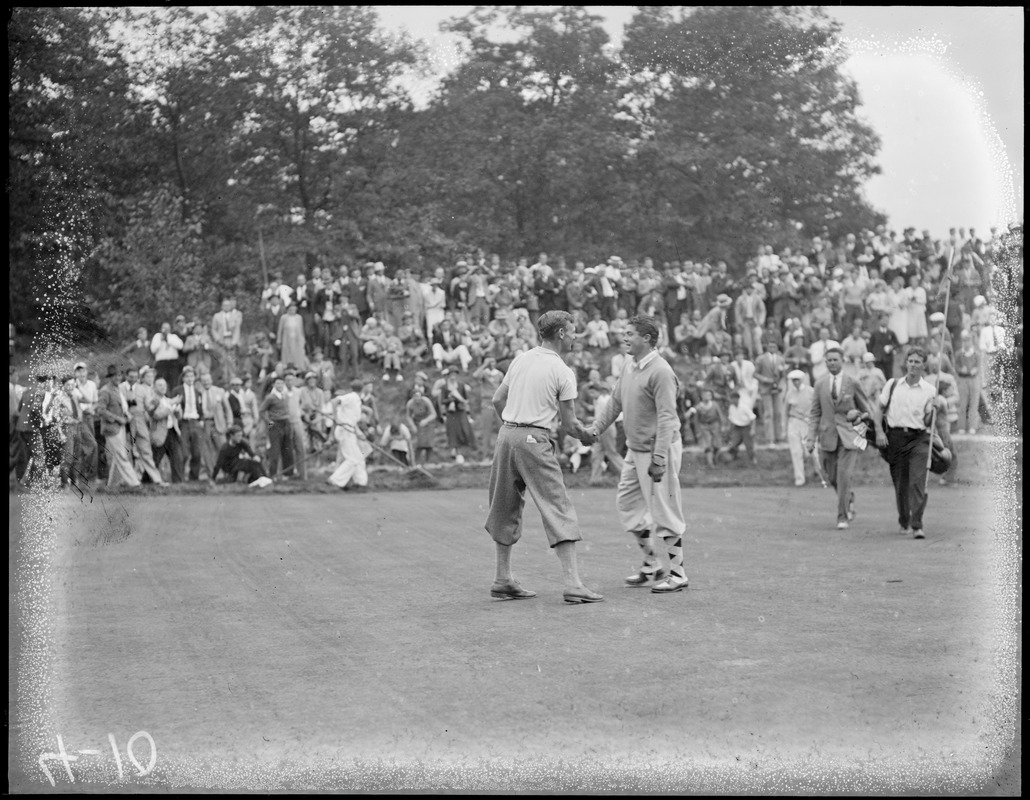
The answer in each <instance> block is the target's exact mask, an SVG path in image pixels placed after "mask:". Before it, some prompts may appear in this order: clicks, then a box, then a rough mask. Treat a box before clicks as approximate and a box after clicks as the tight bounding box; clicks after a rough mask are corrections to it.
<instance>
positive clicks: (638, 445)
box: [594, 353, 680, 464]
mask: <svg viewBox="0 0 1030 800" xmlns="http://www.w3.org/2000/svg"><path fill="white" fill-rule="evenodd" d="M642 361H643V362H644V366H639V365H637V364H635V363H634V362H633V359H632V358H627V359H626V363H625V365H624V366H623V368H622V374H621V375H619V378H618V380H617V381H616V383H615V388H614V389H612V399H611V401H610V402H609V403H608V405H607V406H605V408H604V411H603V412H602V413H601V414H600V415H599V416H598V418H597V420H596V421H595V422H594V426H595V427H596V428H597V432H598V433H600V432H602V431H603V430H605V428H607V427H608V426H609V425H611V424H612V423H613V422H614V421H615V418H616V417H618V416H619V413H620V412H621V413H623V414H624V416H625V419H624V421H623V427H624V429H625V431H626V446H627V447H629V449H630V450H634V451H636V452H638V453H650V454H651V460H652V461H654V462H655V463H656V464H665V462H666V459H667V457H668V454H669V445H670V444H671V443H672V440H673V437H677V438H678V437H679V430H680V420H679V416H678V415H677V413H676V392H677V389H678V388H679V380H678V379H677V378H676V373H675V372H673V370H672V367H671V366H669V362H668V361H666V360H665V359H664V358H662V357H661V356H659V355H657V353H655V355H654V357H651V358H647V357H645V358H644V359H642Z"/></svg>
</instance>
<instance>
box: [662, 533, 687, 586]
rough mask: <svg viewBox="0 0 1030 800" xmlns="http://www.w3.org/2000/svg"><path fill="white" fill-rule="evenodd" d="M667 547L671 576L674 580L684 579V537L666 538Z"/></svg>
mask: <svg viewBox="0 0 1030 800" xmlns="http://www.w3.org/2000/svg"><path fill="white" fill-rule="evenodd" d="M663 538H664V539H665V546H666V547H667V548H668V550H669V574H670V575H671V576H672V577H673V578H682V577H684V572H683V537H682V536H665V537H663Z"/></svg>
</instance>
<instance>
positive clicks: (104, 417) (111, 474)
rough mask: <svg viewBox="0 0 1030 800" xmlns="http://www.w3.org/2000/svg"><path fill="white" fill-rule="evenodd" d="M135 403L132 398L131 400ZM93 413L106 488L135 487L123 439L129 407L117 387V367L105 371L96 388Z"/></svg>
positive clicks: (133, 471) (136, 482) (137, 479)
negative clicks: (105, 458) (97, 418)
mask: <svg viewBox="0 0 1030 800" xmlns="http://www.w3.org/2000/svg"><path fill="white" fill-rule="evenodd" d="M132 402H133V404H135V402H136V401H135V399H133V401H132ZM97 414H98V415H99V416H100V424H101V429H102V432H103V435H104V441H105V443H106V445H105V446H106V447H107V453H108V473H107V485H108V487H115V486H128V487H129V488H134V487H136V486H139V485H140V483H139V478H137V477H136V470H135V469H133V466H132V456H131V455H130V453H129V445H128V442H127V441H126V439H125V428H126V426H127V425H128V424H129V405H128V401H127V400H126V399H125V396H124V395H123V394H122V392H121V389H119V387H118V368H117V367H115V366H114V365H113V364H112V365H111V366H109V367H108V368H107V377H106V379H105V381H104V385H103V387H102V388H101V389H100V393H99V398H98V401H97Z"/></svg>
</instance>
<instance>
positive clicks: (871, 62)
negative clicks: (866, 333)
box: [377, 6, 1024, 236]
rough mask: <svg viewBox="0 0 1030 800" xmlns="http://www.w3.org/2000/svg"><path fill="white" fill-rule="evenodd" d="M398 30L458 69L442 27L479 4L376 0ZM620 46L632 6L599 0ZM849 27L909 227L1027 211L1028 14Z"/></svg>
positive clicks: (849, 20) (941, 15)
mask: <svg viewBox="0 0 1030 800" xmlns="http://www.w3.org/2000/svg"><path fill="white" fill-rule="evenodd" d="M377 8H378V10H379V13H380V16H381V18H382V20H383V22H384V24H385V25H386V26H387V27H390V28H395V29H404V30H407V31H408V32H410V33H411V34H412V35H414V36H415V37H417V38H420V39H422V40H424V41H426V42H427V43H428V44H429V45H430V46H431V47H432V48H433V52H434V56H435V59H436V63H437V64H438V65H439V68H440V69H441V70H446V69H448V68H450V67H452V66H453V64H454V52H453V43H452V41H451V40H449V39H448V37H445V36H443V35H442V34H440V32H439V27H438V26H439V23H440V22H441V21H443V20H445V19H447V18H449V17H452V16H457V15H460V14H464V13H466V12H467V11H468V10H470V9H471V8H473V7H472V6H377ZM588 8H589V9H590V11H591V12H592V13H594V14H597V15H599V16H601V17H603V18H604V19H605V26H606V28H607V30H608V33H609V35H610V36H611V37H612V39H613V41H615V42H618V41H619V40H620V39H621V34H622V29H623V27H624V26H625V24H626V23H627V22H629V20H630V19H631V18H632V16H633V13H634V8H633V7H632V6H588ZM826 8H827V11H828V13H829V14H830V15H831V16H832V17H834V18H835V19H837V20H838V21H839V22H841V24H842V32H843V35H844V37H845V39H846V41H847V45H848V49H849V52H850V53H851V56H850V57H849V59H848V61H847V62H846V63H845V71H846V72H847V73H848V74H850V75H851V77H853V78H854V79H855V81H856V83H857V84H858V88H859V93H860V97H861V99H862V103H863V116H864V117H865V119H866V120H867V121H868V122H869V123H870V124H871V125H872V126H873V128H874V129H875V130H876V132H877V133H878V134H879V135H880V137H881V139H882V147H881V150H880V154H879V156H878V163H879V164H880V167H881V168H882V169H883V174H882V175H879V176H877V177H875V178H874V179H873V180H872V181H870V183H869V185H868V187H867V190H866V194H867V197H868V199H869V201H870V202H871V203H872V204H873V206H875V207H876V208H878V209H880V210H882V211H884V212H886V213H887V215H888V217H889V218H890V222H891V224H892V225H893V226H895V227H896V228H897V229H898V230H899V231H900V230H901V229H903V228H905V227H907V226H909V225H913V226H915V227H916V228H917V229H919V230H922V229H924V228H929V229H930V230H931V231H932V232H933V234H934V235H935V236H941V235H944V234H945V233H946V232H947V229H948V228H950V227H962V226H964V227H967V228H968V227H970V226H972V227H975V228H977V230H978V231H981V232H983V233H986V232H987V230H988V229H989V228H990V227H991V226H993V225H999V226H1004V225H1005V224H1006V223H1007V222H1009V221H1013V220H1017V219H1018V220H1021V219H1022V216H1023V188H1022V187H1023V105H1024V100H1023V41H1024V34H1023V9H1022V8H1013V7H1009V8H952V7H940V8H925V7H920V8H914V7H861V6H828V7H826Z"/></svg>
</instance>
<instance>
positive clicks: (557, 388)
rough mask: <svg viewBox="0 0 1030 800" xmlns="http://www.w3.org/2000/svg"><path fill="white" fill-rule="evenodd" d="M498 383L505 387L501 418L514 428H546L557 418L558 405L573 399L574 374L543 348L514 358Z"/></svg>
mask: <svg viewBox="0 0 1030 800" xmlns="http://www.w3.org/2000/svg"><path fill="white" fill-rule="evenodd" d="M501 384H502V385H504V386H507V387H508V399H507V402H506V403H505V406H504V414H503V415H502V416H503V419H504V421H505V422H514V423H516V424H518V425H536V426H538V427H540V428H550V427H551V425H552V424H553V423H554V421H555V419H556V418H557V417H558V404H559V403H560V402H562V401H564V400H574V399H575V398H576V373H574V372H573V371H572V369H571V368H570V367H569V366H568V364H566V363H565V362H564V361H562V358H561V356H560V355H558V354H557V353H556V352H555V351H554V350H548V349H547V348H546V347H534V348H533V349H531V350H527V351H526V352H524V353H520V354H519V355H517V356H516V357H515V360H514V361H512V362H511V366H510V367H508V371H507V373H505V375H504V380H502V381H501Z"/></svg>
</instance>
